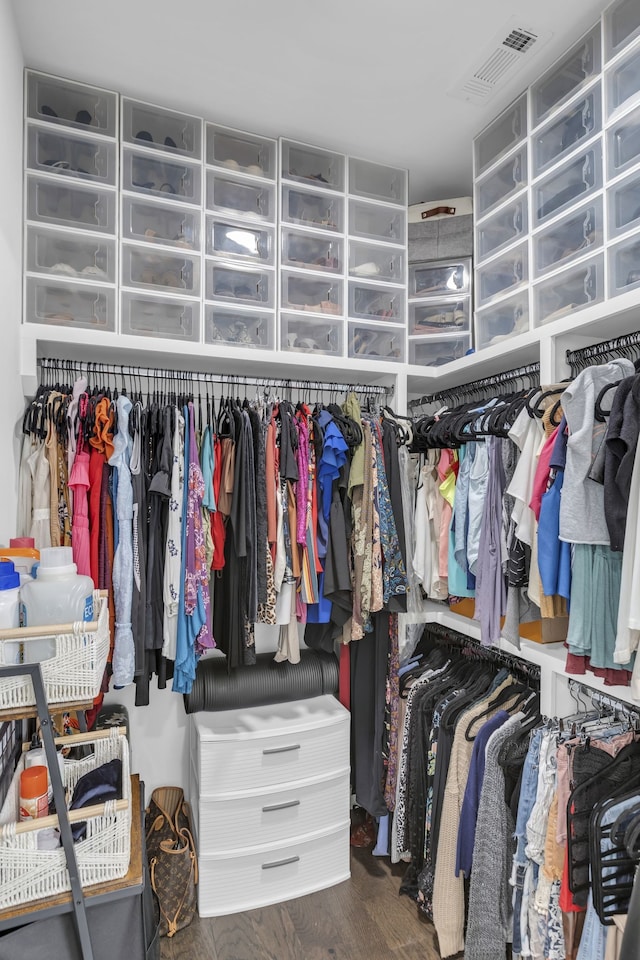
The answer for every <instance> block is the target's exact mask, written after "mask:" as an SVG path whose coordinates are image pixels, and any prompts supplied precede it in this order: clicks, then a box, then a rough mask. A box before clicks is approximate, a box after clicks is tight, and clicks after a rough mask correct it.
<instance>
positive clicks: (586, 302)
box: [533, 254, 604, 325]
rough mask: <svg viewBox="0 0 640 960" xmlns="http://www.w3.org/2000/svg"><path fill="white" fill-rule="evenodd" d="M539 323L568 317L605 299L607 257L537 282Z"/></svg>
mask: <svg viewBox="0 0 640 960" xmlns="http://www.w3.org/2000/svg"><path fill="white" fill-rule="evenodd" d="M533 290H534V306H535V323H536V325H540V324H544V323H551V321H553V320H559V319H560V318H561V317H568V316H571V315H572V314H574V313H577V312H578V311H579V310H582V309H584V307H588V306H590V305H591V304H593V303H599V302H600V301H601V300H603V299H604V257H603V255H602V254H600V256H598V257H594V258H593V259H592V260H587V261H586V262H584V263H579V264H576V265H575V266H571V267H567V269H566V270H564V271H563V272H562V273H561V274H555V275H554V276H552V277H549V278H548V279H547V280H541V281H540V282H539V283H537V284H535V285H534V288H533Z"/></svg>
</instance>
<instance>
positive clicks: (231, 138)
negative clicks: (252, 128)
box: [205, 123, 277, 180]
mask: <svg viewBox="0 0 640 960" xmlns="http://www.w3.org/2000/svg"><path fill="white" fill-rule="evenodd" d="M205 131H206V152H205V159H206V162H207V164H209V166H212V167H225V168H226V169H227V170H236V171H238V172H240V173H246V174H249V175H250V176H252V177H265V178H266V179H267V180H275V178H276V175H277V164H276V154H277V143H276V141H275V140H270V139H269V138H267V137H259V136H257V135H256V134H253V133H242V132H241V131H240V130H232V129H230V128H229V127H220V126H218V125H217V124H215V123H207V124H206V127H205Z"/></svg>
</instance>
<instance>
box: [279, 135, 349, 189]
mask: <svg viewBox="0 0 640 960" xmlns="http://www.w3.org/2000/svg"><path fill="white" fill-rule="evenodd" d="M280 149H281V163H282V178H283V179H284V180H296V181H299V182H305V183H308V184H309V183H310V184H314V185H315V186H318V187H322V188H323V189H325V190H336V191H338V193H340V192H343V191H344V182H345V157H344V156H343V155H342V154H339V153H331V152H330V151H329V150H323V149H321V148H320V147H312V146H308V145H307V144H304V143H296V142H293V141H291V140H282V141H281V143H280Z"/></svg>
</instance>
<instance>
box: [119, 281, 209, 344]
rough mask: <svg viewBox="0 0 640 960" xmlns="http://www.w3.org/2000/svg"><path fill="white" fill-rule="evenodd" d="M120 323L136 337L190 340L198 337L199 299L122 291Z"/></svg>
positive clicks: (124, 330) (123, 328)
mask: <svg viewBox="0 0 640 960" xmlns="http://www.w3.org/2000/svg"><path fill="white" fill-rule="evenodd" d="M120 325H121V328H122V332H123V333H130V334H132V335H134V336H137V337H166V338H167V339H169V340H188V341H190V342H194V341H197V340H199V339H200V302H199V301H198V300H174V299H172V298H171V297H154V296H149V295H147V294H144V293H134V292H133V291H127V290H123V292H122V307H121V324H120Z"/></svg>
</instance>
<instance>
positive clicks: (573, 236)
mask: <svg viewBox="0 0 640 960" xmlns="http://www.w3.org/2000/svg"><path fill="white" fill-rule="evenodd" d="M603 221H604V217H603V212H602V197H596V198H595V200H594V201H593V202H592V203H588V204H585V205H584V206H583V207H580V209H578V210H576V211H574V212H573V213H570V214H569V216H568V217H566V218H565V219H564V220H560V221H559V222H556V223H553V224H552V225H551V226H549V227H547V228H546V229H544V230H541V231H540V232H539V233H537V234H535V235H534V239H533V251H534V272H535V274H536V276H540V275H541V274H544V273H547V272H548V271H549V270H554V269H555V268H556V267H561V266H564V265H565V264H567V263H570V262H571V261H572V260H575V259H576V258H577V257H581V256H583V255H585V254H586V253H589V252H590V251H593V250H595V249H597V248H598V247H601V246H602V237H603V227H604V222H603Z"/></svg>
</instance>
